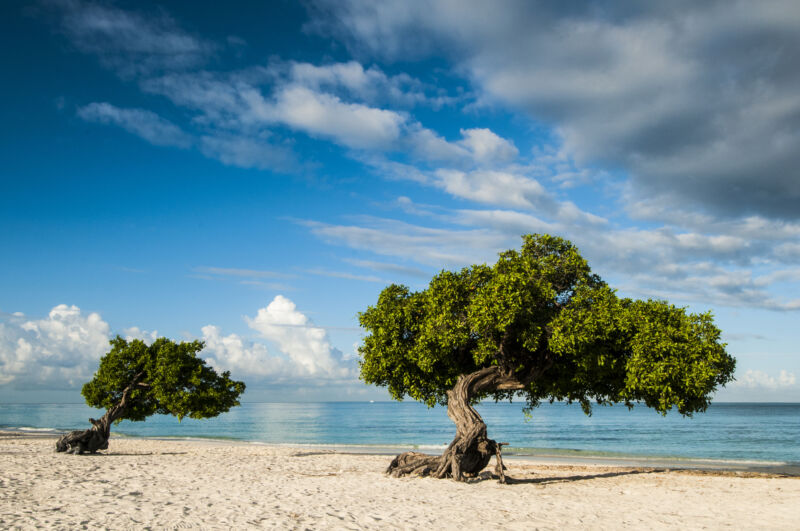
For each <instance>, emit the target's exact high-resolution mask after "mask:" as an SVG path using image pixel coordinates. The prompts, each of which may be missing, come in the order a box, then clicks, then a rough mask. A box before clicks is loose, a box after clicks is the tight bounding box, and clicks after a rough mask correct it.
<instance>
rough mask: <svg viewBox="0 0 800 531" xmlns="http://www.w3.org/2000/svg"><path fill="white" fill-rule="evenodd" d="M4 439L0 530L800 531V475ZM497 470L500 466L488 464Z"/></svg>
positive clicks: (196, 444) (220, 445)
mask: <svg viewBox="0 0 800 531" xmlns="http://www.w3.org/2000/svg"><path fill="white" fill-rule="evenodd" d="M54 442H55V440H54V439H53V438H47V437H23V436H19V435H15V434H2V435H0V528H2V529H33V528H47V529H98V528H108V529H124V528H133V529H176V528H201V529H234V528H235V529H247V528H265V529H456V528H459V529H525V530H531V529H717V528H734V529H797V528H798V523H799V522H800V504H798V500H800V479H798V478H796V477H779V476H760V475H754V474H743V473H735V472H731V473H708V472H691V471H674V470H673V471H670V470H652V469H642V468H638V469H637V468H619V467H608V466H600V465H597V466H592V465H567V464H564V465H561V464H559V465H554V464H548V463H542V462H535V461H523V460H512V461H509V462H507V465H508V467H509V470H508V474H509V476H511V477H512V478H514V479H515V483H513V484H510V485H500V484H498V483H497V481H495V480H493V479H491V478H490V475H489V473H488V471H487V472H485V473H484V476H483V477H482V478H479V479H477V480H475V481H473V482H471V483H469V484H464V483H456V482H454V481H451V480H436V479H430V478H401V479H395V478H390V477H387V476H385V475H384V474H383V470H384V468H385V467H386V466H387V464H388V462H389V461H390V458H389V457H387V456H383V455H353V454H344V453H335V452H333V451H314V450H309V449H307V448H286V447H280V446H264V445H253V444H228V443H224V442H205V441H164V440H147V439H125V438H113V439H112V440H111V444H110V447H109V449H108V450H107V451H106V452H104V453H103V454H101V455H95V456H73V455H65V454H57V453H55V452H54V450H53V447H54ZM490 468H491V467H490Z"/></svg>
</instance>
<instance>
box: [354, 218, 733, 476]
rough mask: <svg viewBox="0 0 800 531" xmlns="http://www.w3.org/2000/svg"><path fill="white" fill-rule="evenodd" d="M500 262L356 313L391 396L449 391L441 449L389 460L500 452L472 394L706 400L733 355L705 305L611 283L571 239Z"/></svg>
mask: <svg viewBox="0 0 800 531" xmlns="http://www.w3.org/2000/svg"><path fill="white" fill-rule="evenodd" d="M523 240H524V241H523V245H522V249H521V250H519V251H516V250H509V251H505V252H503V253H501V254H500V257H499V260H498V261H497V263H496V264H495V265H494V266H491V267H490V266H487V265H473V266H472V267H468V268H465V269H462V270H461V271H460V272H450V271H442V272H441V273H439V274H438V275H436V276H435V277H433V279H432V280H431V282H430V284H429V286H428V288H427V289H425V290H423V291H418V292H411V291H410V290H409V289H408V288H407V287H405V286H401V285H390V286H388V287H387V288H385V289H384V290H383V291H382V292H381V294H380V296H379V298H378V303H377V304H376V305H375V306H370V307H369V308H368V309H367V310H366V311H365V312H363V313H361V314H359V320H360V323H361V326H362V327H363V328H364V329H366V331H367V335H366V337H365V338H364V340H363V343H362V344H361V346H360V347H359V352H360V355H361V360H360V365H361V379H362V380H364V381H365V382H367V383H370V384H376V385H380V386H386V387H388V389H389V392H390V393H391V395H392V397H393V398H395V399H396V400H402V399H403V398H404V397H405V396H410V397H411V398H414V399H416V400H419V401H422V402H424V403H426V404H427V405H428V406H431V407H432V406H434V405H436V404H437V403H438V404H442V405H447V414H448V416H449V417H450V419H451V420H452V421H453V422H454V423H455V424H456V436H455V438H454V439H453V442H452V443H450V445H449V446H448V447H447V449H446V450H445V452H444V454H443V455H442V456H428V455H424V454H420V453H416V452H407V453H404V454H401V455H399V456H397V457H396V458H395V459H394V460H393V461H392V463H391V465H390V466H389V469H388V470H387V472H389V473H391V474H392V475H394V476H402V475H406V474H418V475H432V476H434V477H438V478H444V477H452V478H454V479H456V480H460V481H462V480H464V478H466V477H471V476H474V475H476V474H478V473H479V472H480V471H481V470H483V469H484V468H485V467H486V466H487V465H488V463H489V460H490V459H491V457H492V456H496V458H497V466H496V468H495V471H496V473H497V475H498V476H499V479H500V481H501V482H504V481H505V475H504V473H503V468H504V467H503V463H502V459H501V452H500V448H501V444H499V443H497V442H495V441H494V440H492V439H489V437H488V436H487V431H486V425H485V424H484V422H483V420H482V419H481V417H480V415H478V413H477V412H476V411H475V409H473V407H472V405H473V404H475V403H476V402H477V401H479V400H481V399H484V398H493V399H495V400H505V399H511V398H512V397H515V396H522V397H524V398H525V400H526V401H527V407H528V408H534V407H536V406H537V405H539V404H540V403H541V401H542V400H549V401H555V400H558V401H567V402H578V403H580V405H581V406H582V407H583V410H584V412H586V413H587V414H588V413H590V412H591V407H592V403H595V402H596V403H598V404H611V403H624V404H626V405H627V406H628V407H633V405H634V404H637V403H643V404H644V405H646V406H648V407H651V408H653V409H655V410H656V411H658V412H660V413H662V414H666V413H667V412H668V411H670V410H672V409H676V410H677V411H678V412H679V413H681V414H683V415H688V416H691V414H692V413H693V412H699V411H704V410H705V409H706V408H707V407H708V405H709V403H710V400H711V395H712V394H713V393H714V391H715V390H716V389H717V387H718V386H720V385H723V386H724V385H725V383H727V382H729V381H731V380H732V379H733V371H734V367H735V360H734V359H733V358H732V357H731V356H729V355H728V354H727V353H726V351H725V345H724V344H723V343H721V342H720V331H719V329H718V328H717V327H716V326H714V324H713V321H712V317H711V314H710V313H702V314H690V313H687V312H686V311H685V310H684V309H683V308H678V307H675V306H673V305H671V304H669V303H667V302H665V301H660V300H647V301H642V300H631V299H628V298H621V297H618V296H617V295H616V293H615V291H614V290H613V289H611V288H609V287H608V286H607V285H606V284H605V283H604V282H603V281H602V280H601V279H600V278H599V277H598V276H597V275H594V274H592V273H591V270H590V269H589V266H588V265H587V263H586V260H584V259H583V258H582V257H581V255H580V254H579V252H578V250H577V249H576V248H575V247H574V246H573V245H572V244H571V243H570V242H569V241H567V240H564V239H561V238H557V237H553V236H548V235H535V234H534V235H527V236H524V237H523Z"/></svg>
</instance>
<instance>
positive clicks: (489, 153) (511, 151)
mask: <svg viewBox="0 0 800 531" xmlns="http://www.w3.org/2000/svg"><path fill="white" fill-rule="evenodd" d="M461 135H462V136H463V137H464V138H463V140H461V141H460V142H459V144H461V145H462V146H464V147H466V148H467V149H468V150H469V151H471V152H472V156H473V157H474V159H475V160H476V161H477V162H478V163H480V164H496V163H501V164H502V163H510V162H512V161H513V160H514V159H516V158H517V156H518V155H519V150H518V149H517V147H516V146H515V145H514V144H513V143H512V142H510V141H508V140H506V139H505V138H501V137H499V136H497V134H496V133H494V132H493V131H492V130H491V129H462V130H461Z"/></svg>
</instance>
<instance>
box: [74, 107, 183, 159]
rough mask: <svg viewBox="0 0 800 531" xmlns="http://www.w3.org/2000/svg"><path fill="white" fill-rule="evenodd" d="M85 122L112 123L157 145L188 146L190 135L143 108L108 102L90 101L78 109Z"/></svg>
mask: <svg viewBox="0 0 800 531" xmlns="http://www.w3.org/2000/svg"><path fill="white" fill-rule="evenodd" d="M78 116H79V117H81V118H82V119H84V120H86V121H87V122H97V123H102V124H113V125H117V126H119V127H122V128H123V129H125V130H126V131H128V132H129V133H133V134H134V135H137V136H139V137H141V138H143V139H145V140H147V141H148V142H150V143H151V144H155V145H157V146H174V147H179V148H188V147H189V146H191V145H192V139H191V137H190V136H189V135H188V134H186V133H184V132H183V131H182V130H181V129H180V128H179V127H178V126H176V125H175V124H173V123H172V122H170V121H168V120H165V119H163V118H161V117H160V116H158V115H157V114H155V113H153V112H150V111H147V110H144V109H122V108H119V107H115V106H113V105H111V104H110V103H90V104H89V105H86V106H85V107H81V108H79V109H78Z"/></svg>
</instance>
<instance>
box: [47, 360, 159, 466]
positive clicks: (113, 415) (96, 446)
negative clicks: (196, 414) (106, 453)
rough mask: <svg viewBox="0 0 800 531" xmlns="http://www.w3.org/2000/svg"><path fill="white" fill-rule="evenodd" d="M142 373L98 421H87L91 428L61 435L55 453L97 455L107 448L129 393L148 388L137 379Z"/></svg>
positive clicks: (121, 415)
mask: <svg viewBox="0 0 800 531" xmlns="http://www.w3.org/2000/svg"><path fill="white" fill-rule="evenodd" d="M143 374H144V373H143V372H140V373H139V374H137V375H136V376H134V378H133V381H132V382H131V383H130V384H129V385H128V386H127V387H126V388H125V389H124V390H123V391H122V398H120V400H119V402H117V403H116V404H115V405H114V406H113V407H111V408H109V409H108V411H106V413H105V414H104V415H103V416H102V417H100V418H99V419H92V418H90V419H89V422H91V423H92V427H91V428H89V429H87V430H75V431H71V432H69V433H65V434H64V435H62V436H61V437H60V438H59V439H58V441H56V452H67V453H68V454H76V455H80V454H83V453H84V452H89V453H92V454H94V453H97V451H98V450H106V449H107V448H108V439H109V437H110V436H111V424H113V423H114V422H115V421H116V420H118V419H120V418H122V417H123V415H124V414H125V410H126V409H127V407H128V405H129V404H130V398H131V393H133V391H134V390H136V389H147V388H149V387H150V386H149V385H148V384H145V383H142V382H140V381H139V379H140V378H141V377H142V375H143Z"/></svg>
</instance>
